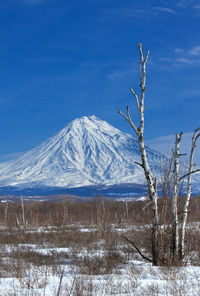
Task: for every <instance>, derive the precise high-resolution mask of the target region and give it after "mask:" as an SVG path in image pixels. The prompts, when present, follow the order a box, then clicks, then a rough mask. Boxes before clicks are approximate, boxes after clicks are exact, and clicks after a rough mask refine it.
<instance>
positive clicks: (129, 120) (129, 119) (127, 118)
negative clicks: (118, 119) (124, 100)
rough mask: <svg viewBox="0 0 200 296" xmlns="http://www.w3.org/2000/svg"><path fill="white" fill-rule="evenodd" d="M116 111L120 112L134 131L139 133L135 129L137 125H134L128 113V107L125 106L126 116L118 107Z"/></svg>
mask: <svg viewBox="0 0 200 296" xmlns="http://www.w3.org/2000/svg"><path fill="white" fill-rule="evenodd" d="M118 113H119V114H121V115H122V116H123V117H124V118H125V119H126V120H127V121H128V122H129V123H130V125H131V127H132V128H133V129H134V131H135V132H136V134H137V135H138V134H139V131H138V129H137V127H136V126H135V124H134V123H133V122H132V120H131V117H130V114H129V108H128V107H127V116H126V115H125V114H124V113H123V112H121V110H120V109H119V108H118Z"/></svg>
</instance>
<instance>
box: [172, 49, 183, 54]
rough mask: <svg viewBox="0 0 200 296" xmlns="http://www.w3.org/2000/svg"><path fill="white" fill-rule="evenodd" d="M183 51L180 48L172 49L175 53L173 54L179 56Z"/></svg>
mask: <svg viewBox="0 0 200 296" xmlns="http://www.w3.org/2000/svg"><path fill="white" fill-rule="evenodd" d="M183 51H184V50H183V49H182V48H175V49H174V52H175V54H180V53H183Z"/></svg>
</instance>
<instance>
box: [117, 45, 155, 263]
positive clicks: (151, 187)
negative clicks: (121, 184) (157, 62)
mask: <svg viewBox="0 0 200 296" xmlns="http://www.w3.org/2000/svg"><path fill="white" fill-rule="evenodd" d="M138 49H139V54H140V66H139V75H140V91H141V92H140V100H139V98H138V95H137V94H136V93H135V91H134V90H133V89H131V92H132V94H133V96H134V97H135V100H136V104H137V109H138V114H139V122H140V123H139V127H138V128H137V127H136V125H135V124H134V123H133V121H132V119H131V116H130V112H129V107H128V106H127V110H126V114H124V113H122V112H121V110H120V109H119V110H118V111H119V113H120V114H121V115H122V116H123V117H124V118H125V119H126V120H127V121H128V122H129V124H130V125H131V127H132V128H133V130H134V131H135V133H136V135H137V138H138V143H139V148H140V155H141V163H137V164H138V165H140V166H141V167H142V169H143V170H144V174H145V178H146V182H147V186H148V194H149V199H150V200H151V205H152V212H153V221H152V263H153V265H158V264H159V246H158V235H159V221H158V205H157V198H158V197H157V188H156V179H153V176H152V173H151V170H150V167H149V164H148V160H147V156H146V150H145V145H144V137H143V134H144V98H145V90H146V89H145V84H146V63H147V60H148V56H149V50H148V51H147V54H146V56H145V57H144V56H143V51H142V44H141V43H139V44H138Z"/></svg>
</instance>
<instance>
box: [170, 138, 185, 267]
mask: <svg viewBox="0 0 200 296" xmlns="http://www.w3.org/2000/svg"><path fill="white" fill-rule="evenodd" d="M182 134H183V133H182V132H181V133H180V134H176V140H175V148H174V151H173V159H174V171H173V189H172V258H173V261H175V260H176V258H177V256H178V248H179V229H178V228H179V227H178V226H179V225H178V210H177V198H178V183H179V179H178V173H179V157H180V155H181V154H180V152H179V151H180V142H181V138H182Z"/></svg>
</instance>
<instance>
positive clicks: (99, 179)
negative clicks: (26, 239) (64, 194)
mask: <svg viewBox="0 0 200 296" xmlns="http://www.w3.org/2000/svg"><path fill="white" fill-rule="evenodd" d="M147 157H148V160H149V164H150V167H151V169H152V170H153V171H154V173H156V174H157V175H158V174H159V173H160V165H161V162H162V159H163V155H162V154H160V153H158V152H156V151H154V150H152V149H150V148H148V147H147ZM135 161H137V162H140V153H139V148H138V144H137V141H136V140H135V139H134V137H133V136H132V135H129V134H126V133H123V132H121V131H120V130H118V129H116V128H114V127H113V126H111V125H110V124H108V123H107V122H106V121H102V120H100V119H99V118H97V117H95V116H88V117H87V116H84V117H81V118H77V119H75V120H74V121H72V122H71V123H69V124H68V125H67V126H66V127H65V128H64V129H62V130H61V131H60V132H58V133H57V134H56V135H55V136H53V137H51V138H49V139H48V140H46V141H45V142H44V143H42V144H41V145H39V146H37V147H36V148H34V149H32V150H30V151H28V152H26V153H24V154H23V155H22V156H20V157H19V158H18V159H17V160H11V161H7V162H3V163H0V172H1V174H0V186H20V187H24V188H26V187H36V186H52V187H56V186H57V187H79V186H85V185H97V184H106V185H111V184H121V183H132V182H135V183H139V184H143V183H144V174H143V170H142V169H141V168H140V166H138V165H137V164H135Z"/></svg>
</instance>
